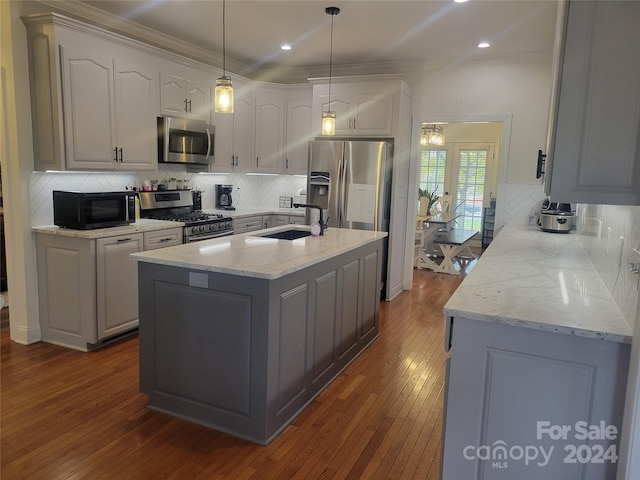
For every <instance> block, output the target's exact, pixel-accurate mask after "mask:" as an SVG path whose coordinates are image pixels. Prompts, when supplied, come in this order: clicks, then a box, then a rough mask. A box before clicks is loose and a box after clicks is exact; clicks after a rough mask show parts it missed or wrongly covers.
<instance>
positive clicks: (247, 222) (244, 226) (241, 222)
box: [233, 215, 270, 234]
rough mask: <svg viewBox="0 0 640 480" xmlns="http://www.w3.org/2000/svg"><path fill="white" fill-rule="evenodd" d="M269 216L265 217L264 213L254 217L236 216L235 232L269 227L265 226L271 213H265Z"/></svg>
mask: <svg viewBox="0 0 640 480" xmlns="http://www.w3.org/2000/svg"><path fill="white" fill-rule="evenodd" d="M265 217H267V218H266V219H264V217H263V216H262V215H255V216H252V217H243V218H237V219H236V218H234V219H233V233H234V234H239V233H247V232H253V231H255V230H262V229H263V228H268V226H265V223H264V222H265V221H266V222H267V225H268V224H269V221H270V220H269V218H268V217H269V215H265Z"/></svg>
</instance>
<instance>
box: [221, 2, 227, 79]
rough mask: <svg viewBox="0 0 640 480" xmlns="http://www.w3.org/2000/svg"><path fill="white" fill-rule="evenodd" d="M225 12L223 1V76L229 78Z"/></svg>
mask: <svg viewBox="0 0 640 480" xmlns="http://www.w3.org/2000/svg"><path fill="white" fill-rule="evenodd" d="M225 10H226V1H225V0H222V76H223V77H226V76H227V45H226V40H225V39H226V38H227V29H226V26H225V23H226V22H225Z"/></svg>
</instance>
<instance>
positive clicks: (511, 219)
mask: <svg viewBox="0 0 640 480" xmlns="http://www.w3.org/2000/svg"><path fill="white" fill-rule="evenodd" d="M505 193H506V198H505V202H504V205H505V207H504V221H505V223H515V224H518V225H526V224H528V223H529V215H530V214H531V213H533V214H534V215H537V214H538V213H539V212H540V205H541V203H542V200H544V198H545V195H544V188H543V186H542V185H531V184H525V183H508V184H507V186H506V189H505ZM536 219H537V217H536Z"/></svg>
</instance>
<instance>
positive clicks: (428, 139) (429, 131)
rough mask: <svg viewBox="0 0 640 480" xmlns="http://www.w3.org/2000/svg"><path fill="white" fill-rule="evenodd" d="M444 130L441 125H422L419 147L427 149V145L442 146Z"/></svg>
mask: <svg viewBox="0 0 640 480" xmlns="http://www.w3.org/2000/svg"><path fill="white" fill-rule="evenodd" d="M443 131H444V128H443V127H442V125H436V124H433V123H423V124H422V128H421V131H420V146H421V147H427V146H429V145H438V146H442V145H444V134H443V133H442V132H443Z"/></svg>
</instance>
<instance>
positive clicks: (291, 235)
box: [260, 229, 311, 240]
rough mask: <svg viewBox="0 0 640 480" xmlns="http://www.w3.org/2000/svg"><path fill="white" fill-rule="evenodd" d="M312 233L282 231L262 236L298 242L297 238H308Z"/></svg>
mask: <svg viewBox="0 0 640 480" xmlns="http://www.w3.org/2000/svg"><path fill="white" fill-rule="evenodd" d="M309 235H311V232H310V231H308V230H295V229H292V230H282V231H281V232H274V233H267V234H266V235H260V236H261V237H264V238H277V239H278V240H296V239H297V238H303V237H308V236H309Z"/></svg>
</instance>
